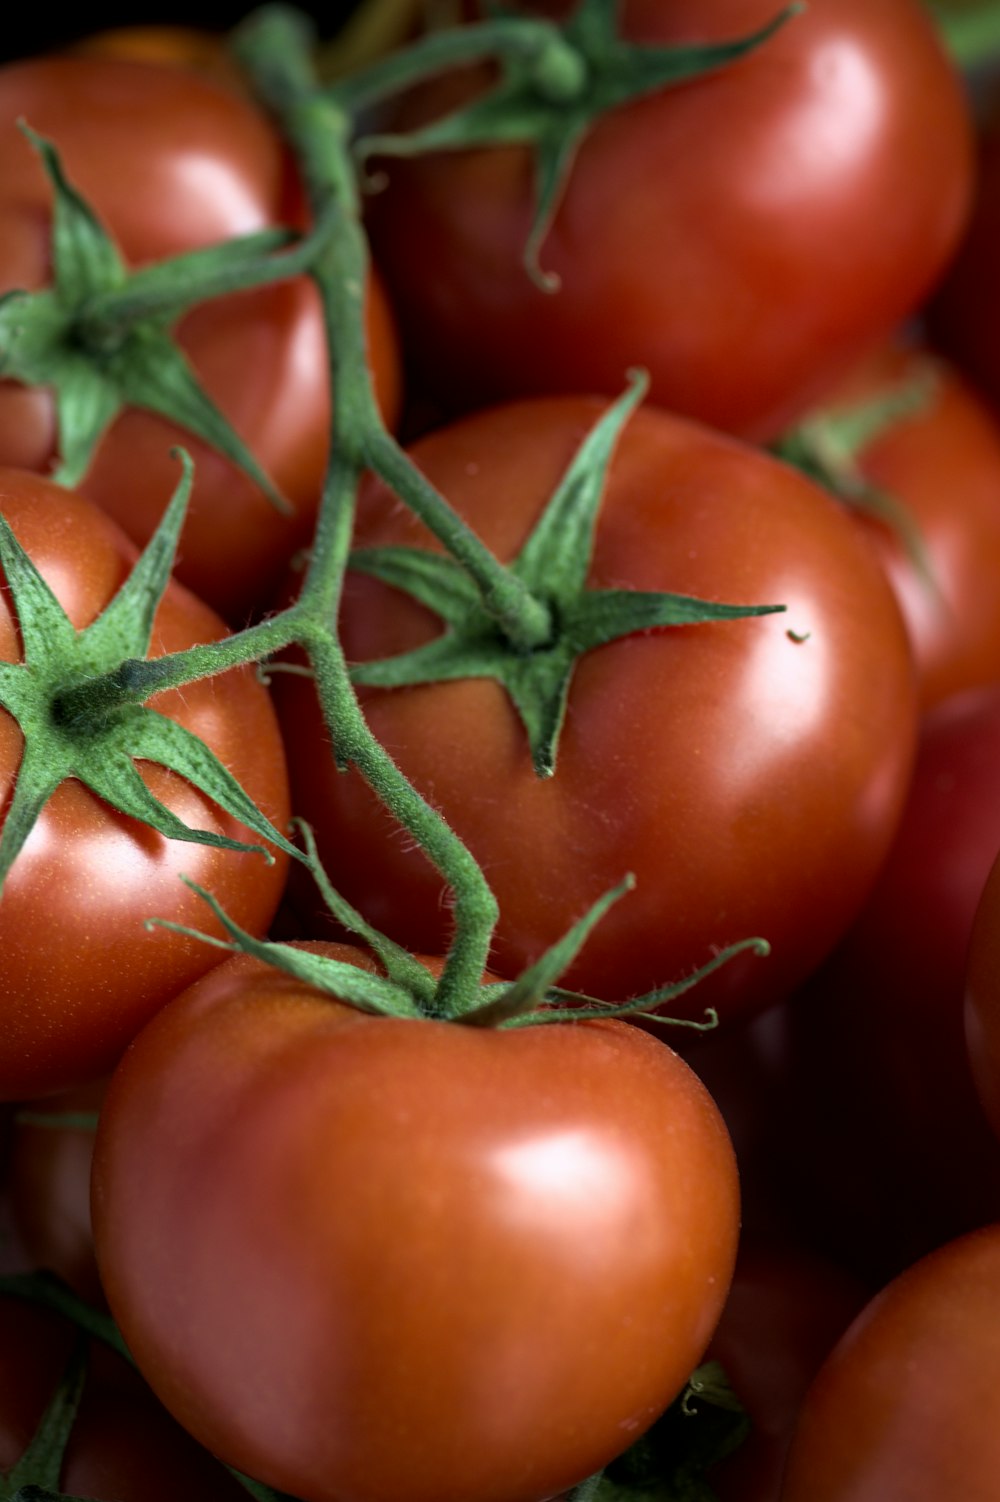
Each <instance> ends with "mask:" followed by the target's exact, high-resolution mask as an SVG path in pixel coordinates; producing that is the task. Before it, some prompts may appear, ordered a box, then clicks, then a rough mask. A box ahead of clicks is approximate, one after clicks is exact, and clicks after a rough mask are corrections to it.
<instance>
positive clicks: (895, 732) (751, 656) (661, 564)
mask: <svg viewBox="0 0 1000 1502" xmlns="http://www.w3.org/2000/svg"><path fill="white" fill-rule="evenodd" d="M601 410H602V407H601V403H600V402H598V401H597V400H589V399H586V398H565V399H556V398H537V399H535V400H534V401H528V402H521V403H513V404H511V405H510V406H507V407H503V408H497V409H493V410H491V411H488V412H485V413H480V414H478V415H475V416H472V417H469V418H466V419H464V420H463V421H461V422H459V423H455V424H453V425H452V426H450V427H447V428H442V429H440V430H438V431H437V432H436V433H434V434H431V435H430V436H428V437H426V438H424V439H423V440H421V441H420V442H419V443H418V444H416V445H414V447H413V449H412V455H413V458H414V461H415V462H416V463H417V465H418V466H419V467H420V468H421V469H422V470H423V471H424V472H425V473H426V475H427V476H428V477H429V478H430V479H431V480H432V481H433V482H434V483H435V484H436V485H437V486H438V487H439V489H440V490H441V491H442V492H443V494H444V495H446V496H447V497H448V498H449V500H450V501H451V502H452V504H453V505H454V506H455V507H456V508H457V509H458V510H459V511H460V512H461V514H462V515H463V516H464V517H465V519H466V521H467V522H468V523H469V524H470V525H471V527H472V528H473V530H474V531H476V532H477V533H479V535H480V536H481V537H482V538H483V539H484V541H485V542H486V543H487V545H488V546H489V547H490V548H491V549H492V550H493V551H494V552H495V553H496V554H497V556H498V557H499V558H500V559H501V560H509V559H510V558H511V557H512V556H513V555H514V554H516V553H517V551H518V549H519V548H520V547H521V545H522V544H523V542H524V540H525V537H526V535H527V534H528V533H529V532H530V530H531V529H532V527H533V526H534V525H535V523H536V521H537V519H538V516H539V513H540V511H541V510H542V508H543V506H544V505H545V502H546V501H547V499H548V497H549V496H550V495H551V494H552V492H553V490H554V489H555V487H556V484H557V481H558V480H559V479H560V477H561V476H562V475H563V473H564V471H565V469H566V467H567V465H568V464H569V462H570V460H571V458H572V456H573V455H574V453H575V451H576V449H577V446H578V445H579V443H580V442H581V440H582V439H583V437H584V435H585V434H586V433H587V432H588V430H589V429H590V428H591V426H592V424H593V423H594V422H595V420H596V418H597V416H598V415H599V414H600V412H601ZM356 537H357V542H358V544H359V545H363V546H366V547H368V546H375V545H383V544H399V543H406V544H409V545H413V546H417V547H421V548H423V547H428V548H431V549H432V550H433V551H439V549H438V548H437V545H436V544H434V543H432V541H431V540H430V539H429V536H428V534H427V532H426V531H425V530H424V528H423V526H422V525H421V524H420V523H418V522H417V521H416V520H414V519H413V518H412V516H411V515H410V514H409V513H407V512H406V511H404V509H403V508H402V507H400V505H399V504H398V502H397V501H396V500H395V498H394V497H393V496H392V495H391V494H390V492H389V491H388V490H386V489H384V488H381V487H379V486H377V485H374V484H373V485H370V486H369V487H368V488H367V490H365V491H364V492H363V494H362V498H361V501H360V505H359V517H358V527H357V533H356ZM588 587H593V588H594V589H612V590H622V589H631V590H670V591H675V592H676V593H678V594H681V595H689V596H690V595H693V596H696V597H698V598H703V599H708V600H713V601H726V602H731V603H738V604H745V605H751V604H765V603H770V604H785V605H787V607H788V608H787V612H785V613H775V614H771V615H766V616H761V617H758V618H755V619H738V620H727V621H713V622H708V623H703V624H698V625H681V626H671V627H669V628H667V629H651V630H647V631H644V632H641V633H636V634H632V635H628V636H625V637H622V638H620V639H619V640H616V641H613V642H611V643H609V644H607V645H604V646H601V647H599V648H597V649H596V650H593V651H590V652H587V653H585V654H584V655H583V656H582V657H581V658H580V659H579V661H578V663H577V666H576V669H575V674H574V677H573V679H572V682H571V686H570V691H569V701H568V712H567V715H566V719H565V724H564V726H563V730H562V735H561V739H560V744H559V749H558V759H557V762H556V769H555V774H554V775H553V776H551V777H547V778H543V777H539V776H538V775H537V774H536V773H535V771H534V769H533V766H532V761H531V757H530V756H529V753H528V743H527V737H526V735H525V732H524V728H523V726H522V724H521V722H520V720H519V719H518V716H517V714H516V713H515V711H514V709H513V707H512V704H511V701H510V699H509V698H508V697H507V695H506V693H505V692H504V690H503V689H501V687H500V686H499V684H498V683H497V682H495V681H490V680H488V679H481V678H469V677H466V678H463V679H460V680H458V681H453V682H442V683H435V684H432V685H427V686H423V685H421V686H412V687H406V688H395V689H368V688H365V689H362V690H361V693H362V700H363V704H364V708H365V713H366V715H367V717H368V721H369V724H370V726H371V728H372V730H373V731H374V733H375V735H376V736H377V737H378V739H379V740H380V741H382V742H383V744H384V745H385V746H386V747H387V748H388V749H389V751H390V752H391V754H392V755H393V756H394V757H395V759H396V760H397V762H398V763H399V765H400V766H401V768H402V769H403V771H404V772H405V773H406V775H407V776H408V777H409V778H410V779H411V780H412V781H413V782H414V783H415V785H416V786H417V788H418V789H419V790H420V791H421V792H422V793H423V794H424V796H425V797H426V798H427V799H428V800H429V801H430V802H431V803H433V804H435V805H436V806H437V807H438V808H439V809H440V810H441V812H442V813H443V814H444V816H445V818H446V819H447V820H448V821H449V823H450V824H451V825H452V826H453V828H454V829H455V830H456V832H457V833H458V834H459V836H460V837H461V838H462V839H464V840H465V842H466V843H467V844H468V846H469V847H470V849H471V850H472V852H473V854H474V855H475V857H476V858H477V860H479V861H480V863H481V864H482V866H483V869H484V870H485V873H486V876H487V879H488V880H489V882H490V884H491V885H492V887H493V889H494V891H495V893H496V895H497V899H498V902H499V907H500V921H499V927H498V929H497V934H496V944H495V949H494V954H493V957H492V959H491V964H492V965H493V966H494V967H495V968H496V969H497V970H498V971H499V972H500V973H501V974H505V975H512V974H516V973H518V972H519V971H520V970H521V969H522V968H523V967H524V966H525V965H526V964H527V963H529V962H530V961H532V960H533V959H535V958H537V957H538V955H539V954H540V952H541V951H542V950H543V949H544V948H546V947H548V946H549V945H550V944H552V943H553V942H555V940H556V939H557V938H558V937H559V936H560V935H561V934H562V933H563V932H565V931H566V929H568V928H569V926H570V925H571V924H572V923H573V922H575V921H576V920H577V919H578V918H579V917H580V916H581V915H582V914H583V913H584V912H585V911H586V910H587V909H588V907H589V906H590V904H591V903H592V902H594V901H596V899H597V898H598V897H599V896H600V895H601V894H602V893H603V892H604V891H606V890H607V889H608V888H610V887H612V886H614V885H615V884H616V883H617V882H619V881H620V880H621V879H622V877H623V876H624V875H625V874H626V873H627V872H629V871H631V872H633V873H634V874H635V877H636V890H635V891H634V892H633V893H631V894H630V895H629V896H628V897H626V898H625V899H624V900H622V901H621V902H619V903H618V904H617V906H616V907H615V908H614V910H613V911H612V912H611V913H610V914H609V915H608V916H607V917H606V918H605V919H604V920H603V921H602V923H601V924H600V925H599V926H598V928H597V930H596V931H595V933H594V934H593V935H592V936H591V938H590V940H589V941H588V944H587V946H586V948H585V949H584V951H583V952H582V954H581V955H580V957H579V959H578V960H577V961H576V962H575V964H574V965H573V966H572V967H571V969H570V970H569V971H568V972H567V976H566V984H567V985H568V986H572V987H574V988H576V989H579V990H581V991H586V992H590V993H591V994H594V995H598V996H602V997H605V998H608V999H618V1000H620V999H622V998H624V997H626V996H633V995H637V994H640V993H643V992H645V991H648V990H651V989H652V988H654V987H657V986H662V985H664V984H666V983H668V982H671V981H676V980H679V979H681V978H682V977H684V976H685V975H687V974H689V973H690V972H691V971H692V970H694V969H695V968H697V967H698V966H700V965H702V964H704V963H705V962H706V961H707V960H709V959H710V957H711V956H712V954H713V953H715V952H716V950H717V948H719V947H721V946H724V945H726V944H730V943H733V942H736V941H738V940H743V939H747V938H749V937H751V936H756V935H761V936H763V937H764V938H765V939H767V940H768V941H769V942H770V944H771V946H772V953H771V956H770V957H769V958H768V959H764V960H762V959H757V958H753V957H746V956H744V957H741V958H739V959H738V960H737V961H735V962H734V963H732V964H730V965H728V966H727V967H726V968H725V969H724V970H722V971H721V972H719V973H718V974H717V975H716V976H714V977H712V979H711V980H710V981H709V982H708V983H707V984H706V985H705V986H699V987H698V988H697V989H695V990H694V991H692V992H691V993H690V994H689V995H688V996H686V997H685V998H684V1000H683V1003H681V1004H678V1007H677V1009H678V1010H681V1008H683V1012H684V1015H689V1016H694V1015H696V1016H700V1015H701V1014H702V1011H703V1008H704V1006H705V1005H706V1004H707V1003H708V1002H709V1001H712V1002H715V1003H719V1004H720V1005H721V1006H722V1007H723V1008H724V1009H726V1010H727V1011H728V1012H729V1013H730V1014H731V1013H732V1012H733V1011H735V1010H738V1009H740V1008H744V1009H746V1008H751V1007H757V1008H759V1007H760V1006H761V1005H763V1004H765V1003H766V1002H768V1001H771V1000H773V999H775V998H776V997H777V996H778V995H779V994H781V993H782V992H783V991H787V990H788V989H789V988H790V987H791V986H792V985H793V984H795V983H796V982H797V981H798V980H800V979H801V978H802V977H803V975H805V974H806V973H808V971H809V970H810V969H811V968H812V967H813V966H814V965H815V964H816V963H818V961H819V960H820V959H821V958H822V956H823V954H824V953H825V952H826V951H827V950H828V949H829V948H830V947H831V945H832V944H833V943H834V942H835V940H836V939H837V937H838V936H839V934H840V933H841V932H842V931H843V929H844V928H845V927H846V925H847V923H848V922H849V920H850V918H851V917H852V916H853V915H854V913H855V911H856V910H857V908H858V906H859V905H860V903H861V901H862V899H863V897H864V895H865V893H866V891H867V889H868V886H869V885H870V883H871V881H872V879H873V877H874V875H875V872H876V870H877V869H878V866H879V863H880V862H881V860H882V858H883V856H884V855H885V852H886V849H887V848H888V843H889V840H890V839H891V837H892V833H893V830H894V828H895V824H896V820H897V817H898V814H899V811H900V808H901V805H902V799H903V796H904V794H905V791H906V785H907V780H908V777H909V773H910V766H911V759H912V752H913V745H914V736H915V699H914V684H913V672H912V664H911V659H910V653H909V647H908V644H907V641H906V638H905V632H904V629H903V624H902V621H901V618H900V615H899V611H898V609H897V607H896V604H895V601H894V600H893V598H892V595H891V592H890V590H889V587H888V585H887V583H886V581H885V578H884V575H883V573H882V571H881V569H880V567H879V565H878V563H877V562H876V560H875V558H874V556H873V554H872V551H871V549H870V548H869V546H868V544H867V541H866V540H865V539H864V538H863V537H861V536H860V535H859V533H858V530H857V528H856V527H855V526H854V523H853V521H852V520H851V519H850V518H849V517H847V516H846V515H845V514H844V513H843V511H842V510H841V508H840V507H838V505H837V504H836V503H835V502H834V501H833V500H832V499H830V497H828V496H827V495H825V494H823V493H822V492H820V491H819V490H818V489H817V488H816V487H815V486H813V485H812V484H810V483H809V482H808V481H807V480H805V479H804V478H803V477H802V476H801V475H800V474H799V473H797V472H796V471H794V470H793V469H791V468H789V467H787V466H785V465H782V464H779V463H778V462H777V461H775V460H773V459H770V458H769V457H768V456H766V455H764V454H761V453H759V452H757V451H754V450H752V449H750V448H749V447H746V446H744V445H743V444H740V443H738V442H737V441H735V440H730V439H726V438H724V437H722V436H720V435H718V434H715V433H712V432H710V431H709V430H708V429H704V428H701V427H698V426H696V425H694V424H691V423H688V422H685V421H683V420H682V419H679V418H674V417H671V416H669V415H667V414H666V413H663V412H660V411H657V410H655V409H653V408H648V407H647V408H641V409H640V410H639V411H638V412H636V413H635V415H634V416H633V417H632V419H631V420H630V422H629V423H628V425H627V426H626V428H625V429H624V431H623V433H622V435H621V437H620V439H619V441H618V446H617V449H616V451H615V455H614V458H613V460H612V462H611V467H610V473H609V477H608V482H607V486H606V490H605V494H604V498H603V501H602V506H601V510H600V514H599V519H598V523H597V530H596V539H595V544H594V552H593V558H592V560H591V564H590V571H589V576H588ZM342 628H343V634H344V641H345V644H346V651H347V654H348V657H349V659H350V660H352V661H357V662H365V661H368V660H369V659H371V658H381V657H385V656H391V655H393V654H395V653H398V652H400V651H403V650H405V649H410V648H413V647H416V646H417V645H419V644H421V643H423V642H426V641H428V640H429V639H431V637H433V636H434V635H436V634H438V633H437V628H436V626H435V623H434V622H433V619H432V617H431V616H430V615H429V613H428V612H427V611H426V610H425V609H424V608H423V607H422V606H418V605H416V604H415V603H414V602H413V601H412V600H411V599H410V598H408V597H407V596H404V595H403V594H401V593H400V592H399V591H396V590H393V589H390V588H388V587H387V586H386V585H384V584H382V583H379V582H376V581H375V580H373V579H370V578H367V577H359V576H353V575H352V576H351V578H350V580H349V583H348V589H347V593H346V596H345V605H344V610H343V613H342ZM274 692H275V697H276V702H277V703H278V708H279V714H280V715H281V717H282V723H283V728H284V730H285V732H286V743H287V746H288V754H289V767H290V772H291V777H292V785H293V802H294V804H295V807H296V811H297V812H298V813H300V814H301V815H302V816H303V817H304V818H305V819H307V820H308V821H309V822H310V823H311V824H312V825H313V826H314V828H315V830H316V833H317V838H318V841H319V846H320V851H321V855H322V858H323V860H324V863H325V864H326V865H327V867H328V870H329V872H330V874H331V877H332V879H333V880H334V882H335V884H336V885H338V886H340V887H342V889H343V890H344V891H345V893H346V894H347V895H348V896H349V897H350V898H351V900H352V901H354V902H355V904H356V905H358V906H360V907H361V908H362V910H363V911H365V912H366V914H367V915H368V916H369V918H370V919H371V920H372V921H373V922H375V923H376V924H377V925H378V926H379V927H381V928H384V929H385V930H386V931H387V932H390V933H392V934H393V935H394V936H395V937H396V938H398V939H399V940H401V941H402V942H404V943H406V944H408V945H410V946H412V947H421V945H423V946H427V947H430V946H429V944H428V938H429V936H432V935H433V936H434V938H435V943H436V945H437V946H439V947H443V945H444V942H445V940H446V937H447V932H448V921H449V912H448V906H447V902H446V901H445V900H444V893H443V889H442V884H441V880H440V878H439V877H438V876H437V875H436V873H435V872H434V870H433V868H432V867H431V866H430V864H429V863H428V861H427V860H426V858H425V857H424V856H423V855H422V854H421V852H420V851H419V850H418V849H414V848H413V846H412V845H411V843H410V842H408V841H405V840H403V839H401V838H400V837H399V835H398V834H397V833H394V831H393V828H392V825H391V821H390V818H389V816H388V815H387V813H386V811H385V809H384V808H383V807H382V805H381V804H380V803H379V802H378V800H377V799H376V798H375V797H374V796H373V795H372V794H371V793H370V791H368V790H367V789H366V788H365V786H364V784H363V783H362V782H361V779H360V777H359V776H358V775H356V774H354V773H347V774H342V773H340V772H338V771H337V770H336V768H335V766H334V764H333V760H332V758H331V757H330V756H329V753H328V750H326V749H324V747H323V745H322V737H323V731H322V727H321V723H320V718H319V710H318V705H317V701H316V696H315V692H314V689H313V686H312V684H311V682H310V681H309V680H307V679H304V678H302V677H300V676H294V677H293V676H292V675H290V674H281V675H280V676H279V677H276V681H275V687H274ZM442 748H444V754H442Z"/></svg>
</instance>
